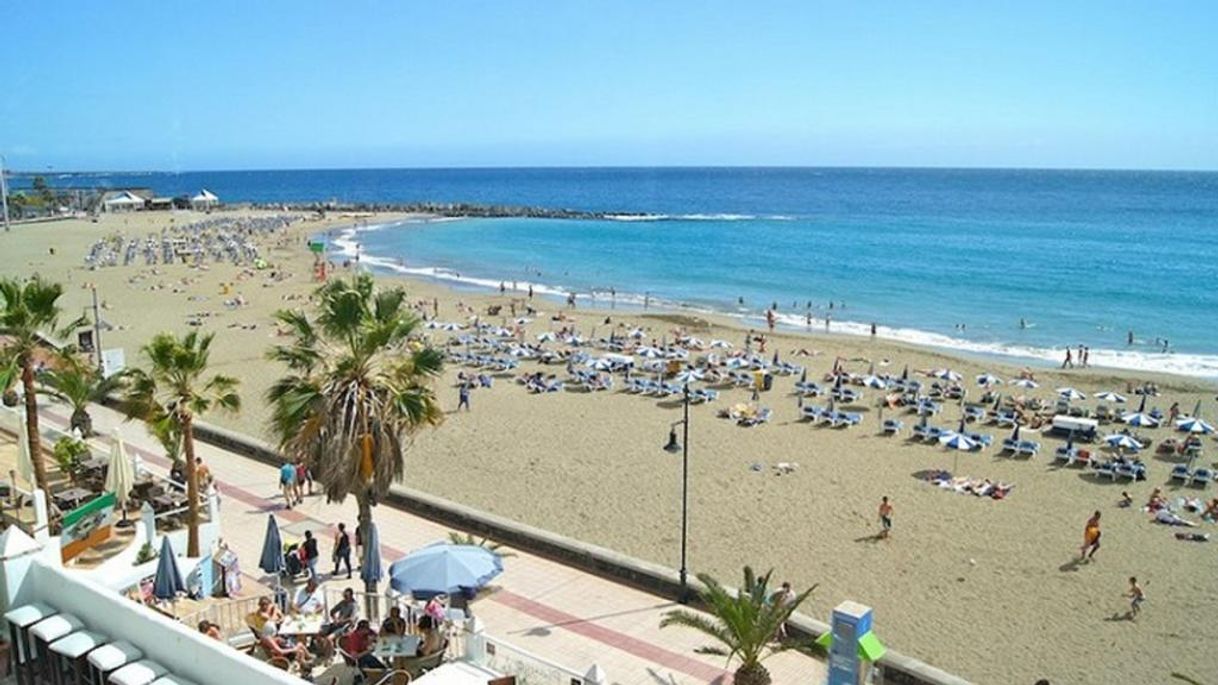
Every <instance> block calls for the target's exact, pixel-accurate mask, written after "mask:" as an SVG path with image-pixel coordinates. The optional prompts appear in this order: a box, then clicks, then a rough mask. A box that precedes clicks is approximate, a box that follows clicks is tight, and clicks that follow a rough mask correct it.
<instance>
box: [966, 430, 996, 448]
mask: <svg viewBox="0 0 1218 685" xmlns="http://www.w3.org/2000/svg"><path fill="white" fill-rule="evenodd" d="M964 437H966V438H968V439H969V440H972V441H973V442H975V443H977V444H978V445H980V446H981V447H989V446H990V445H992V444H994V436H992V435H985V434H984V433H965V434H964Z"/></svg>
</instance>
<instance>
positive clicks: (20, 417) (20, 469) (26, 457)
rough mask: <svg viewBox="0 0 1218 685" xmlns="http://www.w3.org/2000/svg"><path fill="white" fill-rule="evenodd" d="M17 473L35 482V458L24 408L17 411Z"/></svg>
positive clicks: (30, 482) (27, 480)
mask: <svg viewBox="0 0 1218 685" xmlns="http://www.w3.org/2000/svg"><path fill="white" fill-rule="evenodd" d="M17 475H19V476H21V478H22V479H23V480H24V481H25V482H27V483H29V484H31V485H33V484H34V460H33V459H32V458H31V457H30V433H29V431H28V430H27V429H26V425H25V409H24V408H23V409H21V410H19V411H18V412H17Z"/></svg>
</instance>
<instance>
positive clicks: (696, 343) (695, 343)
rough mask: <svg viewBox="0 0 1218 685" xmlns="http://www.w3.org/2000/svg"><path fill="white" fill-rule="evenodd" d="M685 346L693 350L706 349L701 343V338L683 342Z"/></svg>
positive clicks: (704, 344)
mask: <svg viewBox="0 0 1218 685" xmlns="http://www.w3.org/2000/svg"><path fill="white" fill-rule="evenodd" d="M685 346H686V347H692V348H694V349H702V348H703V347H706V343H704V342H702V339H701V338H690V339H688V340H686V341H685Z"/></svg>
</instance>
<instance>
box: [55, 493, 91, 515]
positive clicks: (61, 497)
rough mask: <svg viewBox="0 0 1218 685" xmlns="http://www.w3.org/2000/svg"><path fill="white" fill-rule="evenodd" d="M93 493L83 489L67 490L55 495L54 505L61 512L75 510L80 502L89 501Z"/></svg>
mask: <svg viewBox="0 0 1218 685" xmlns="http://www.w3.org/2000/svg"><path fill="white" fill-rule="evenodd" d="M92 496H93V493H92V492H90V491H88V490H85V489H84V488H68V489H67V490H64V491H63V492H60V493H56V494H55V505H56V506H58V507H59V508H60V510H62V511H69V510H71V509H75V508H76V507H77V506H79V505H80V503H81V502H83V501H85V500H86V499H89V498H90V497H92Z"/></svg>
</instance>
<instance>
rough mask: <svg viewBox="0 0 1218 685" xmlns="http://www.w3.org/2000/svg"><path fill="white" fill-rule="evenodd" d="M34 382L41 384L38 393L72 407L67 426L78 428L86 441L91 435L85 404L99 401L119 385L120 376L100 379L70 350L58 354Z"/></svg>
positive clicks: (99, 374) (91, 429) (95, 370)
mask: <svg viewBox="0 0 1218 685" xmlns="http://www.w3.org/2000/svg"><path fill="white" fill-rule="evenodd" d="M38 380H39V382H41V383H42V389H41V390H39V392H41V393H42V394H44V395H50V396H51V397H54V398H55V399H57V400H59V401H61V402H65V403H67V404H68V405H70V406H71V407H72V418H71V419H70V421H69V425H70V427H71V428H73V429H77V428H79V429H80V433H81V435H83V436H85V437H86V438H87V437H89V436H90V435H93V417H92V416H90V415H89V405H90V404H92V403H94V402H101V401H102V400H103V399H105V398H106V396H107V395H109V394H110V393H112V392H114V391H116V390H118V389H119V388H121V387H122V384H123V379H122V376H119V375H115V376H110V377H109V378H106V377H105V376H102V375H101V372H100V371H98V370H97V369H96V368H95V367H93V366H92V365H90V364H88V363H86V362H83V361H81V360H80V358H79V357H77V356H76V354H75V351H74V350H72V349H71V348H68V349H65V350H63V351H61V352H60V354H59V355H57V358H56V360H55V363H54V365H53V366H52V368H50V369H48V370H47V371H45V372H43V373H42V374H40V375H39V376H38Z"/></svg>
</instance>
